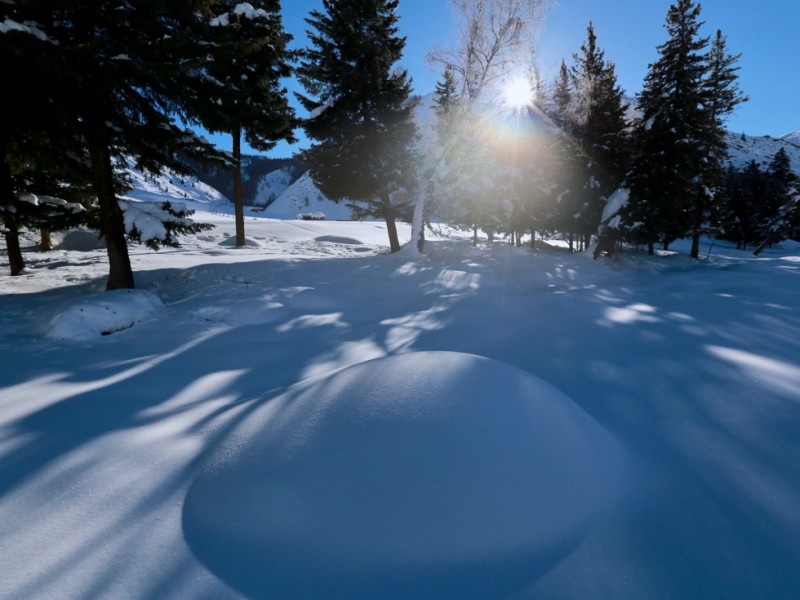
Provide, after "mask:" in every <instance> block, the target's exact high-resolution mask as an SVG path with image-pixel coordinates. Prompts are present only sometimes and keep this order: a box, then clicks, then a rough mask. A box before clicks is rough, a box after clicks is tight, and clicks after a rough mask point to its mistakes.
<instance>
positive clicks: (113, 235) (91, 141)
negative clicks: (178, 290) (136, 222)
mask: <svg viewBox="0 0 800 600" xmlns="http://www.w3.org/2000/svg"><path fill="white" fill-rule="evenodd" d="M105 127H106V126H105V124H104V123H103V122H96V123H94V124H93V126H91V127H90V128H89V132H88V133H89V135H88V139H87V142H88V146H89V157H90V159H91V162H92V183H93V186H94V191H95V193H96V194H97V201H98V204H99V205H100V230H101V232H102V234H103V238H104V239H105V241H106V252H107V254H108V283H107V284H106V289H107V290H117V289H132V288H133V287H134V283H133V269H132V268H131V259H130V256H129V255H128V242H127V240H126V239H125V219H124V217H123V215H122V209H121V208H120V207H119V203H118V202H117V195H116V192H115V191H114V170H113V167H112V166H111V150H110V147H111V146H110V142H109V140H108V135H107V133H106V130H105Z"/></svg>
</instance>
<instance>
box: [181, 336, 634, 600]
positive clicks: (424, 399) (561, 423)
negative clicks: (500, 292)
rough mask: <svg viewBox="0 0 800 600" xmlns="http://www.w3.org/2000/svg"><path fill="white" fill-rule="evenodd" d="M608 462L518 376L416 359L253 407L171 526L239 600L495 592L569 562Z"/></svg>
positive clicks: (616, 467)
mask: <svg viewBox="0 0 800 600" xmlns="http://www.w3.org/2000/svg"><path fill="white" fill-rule="evenodd" d="M622 460H623V459H622V451H621V450H620V448H619V446H618V445H617V443H616V442H615V441H614V440H613V439H612V438H611V437H610V435H609V434H608V433H607V432H606V431H605V430H604V429H602V428H601V426H600V425H598V424H597V423H596V422H595V421H594V420H593V419H592V418H591V417H589V416H588V415H587V414H586V413H585V412H583V411H582V410H581V409H580V408H579V407H578V406H577V405H576V404H574V403H573V402H572V401H571V400H570V399H569V398H567V397H566V396H565V395H564V394H562V393H561V392H559V391H558V390H556V389H555V388H553V387H552V386H550V385H549V384H547V383H545V382H543V381H541V380H539V379H537V378H536V377H534V376H532V375H530V374H529V373H526V372H524V371H521V370H518V369H516V368H513V367H510V366H508V365H506V364H504V363H500V362H497V361H493V360H490V359H487V358H482V357H478V356H475V355H471V354H462V353H455V352H417V353H411V354H405V355H399V356H392V357H386V358H380V359H376V360H373V361H368V362H365V363H360V364H357V365H355V366H352V367H349V368H347V369H344V370H342V371H339V372H338V373H335V374H333V375H331V376H328V377H326V378H323V379H318V380H315V381H313V382H310V383H305V384H299V385H298V386H295V387H294V388H292V389H290V390H289V391H288V392H287V393H285V394H284V395H282V396H280V397H278V398H276V399H273V400H270V401H268V402H266V403H264V404H262V405H260V406H258V407H256V408H255V409H254V410H252V412H250V414H248V415H247V416H246V417H245V418H243V419H242V421H241V422H240V423H239V424H238V426H236V427H235V428H234V429H233V431H232V432H231V433H230V434H229V436H228V437H227V438H226V441H224V442H222V443H221V444H220V445H219V446H218V447H217V448H216V449H214V450H213V451H212V452H211V454H210V456H209V458H208V459H207V461H206V462H205V464H204V466H203V467H202V469H201V471H200V473H199V475H198V476H197V478H196V479H195V480H194V482H193V484H192V486H191V488H190V490H189V492H188V494H187V497H186V500H185V504H184V509H183V529H184V535H185V537H186V539H187V540H188V542H189V544H190V546H191V548H192V550H193V552H194V553H195V555H196V556H197V557H198V558H199V559H200V560H201V561H203V562H204V563H205V564H206V565H207V566H208V567H209V568H210V569H211V570H212V571H213V572H214V573H215V574H216V575H218V576H219V577H221V578H222V579H223V580H224V581H226V582H227V583H228V584H229V585H232V586H233V587H235V588H237V589H239V590H240V591H243V592H244V593H245V594H247V595H248V597H253V598H260V597H275V598H279V597H280V598H282V597H291V598H307V597H310V598H317V597H319V598H326V599H328V598H459V599H463V598H476V599H477V598H480V599H485V598H492V597H501V596H502V597H505V595H506V594H508V593H509V592H513V591H514V590H518V589H521V588H522V587H524V586H525V585H527V584H528V583H530V582H531V580H533V579H535V578H536V577H537V576H538V575H540V574H541V573H543V572H544V571H546V570H547V569H548V568H549V567H550V566H552V565H553V564H555V563H556V562H557V561H559V560H560V559H561V558H563V557H564V556H565V555H567V554H569V553H570V552H571V551H572V549H573V548H574V547H575V545H576V544H577V542H578V541H579V540H580V539H581V538H582V536H583V535H584V534H585V532H586V530H587V529H588V527H589V526H590V524H591V522H592V519H593V515H594V511H596V510H597V509H598V507H602V506H604V505H605V504H606V503H607V502H608V501H609V500H610V499H611V498H612V496H613V494H612V489H613V488H615V487H618V486H619V483H620V482H619V476H620V475H619V474H620V472H621V471H623V469H621V468H620V467H621V462H622ZM223 549H224V551H222V550H223Z"/></svg>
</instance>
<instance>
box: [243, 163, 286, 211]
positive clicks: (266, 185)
mask: <svg viewBox="0 0 800 600" xmlns="http://www.w3.org/2000/svg"><path fill="white" fill-rule="evenodd" d="M292 181H293V177H292V174H291V173H290V172H289V170H288V169H278V170H276V171H270V172H269V173H267V174H266V175H263V176H262V177H260V178H259V180H258V184H257V186H256V195H255V198H254V199H253V204H254V205H255V206H269V205H270V204H272V203H273V202H274V201H275V200H276V199H277V198H278V197H279V196H280V195H281V194H282V193H283V192H285V191H286V188H288V187H289V186H290V185H291V184H292Z"/></svg>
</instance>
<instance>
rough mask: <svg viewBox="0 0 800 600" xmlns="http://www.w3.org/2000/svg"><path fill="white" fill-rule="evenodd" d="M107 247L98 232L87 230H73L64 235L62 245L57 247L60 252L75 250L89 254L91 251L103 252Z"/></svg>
mask: <svg viewBox="0 0 800 600" xmlns="http://www.w3.org/2000/svg"><path fill="white" fill-rule="evenodd" d="M105 247H106V245H105V242H104V241H103V238H101V237H100V235H99V234H98V233H97V232H96V231H90V230H87V229H72V230H70V231H67V232H66V233H65V234H64V238H63V239H62V240H61V243H60V244H58V246H56V248H57V249H58V250H74V251H78V252H89V251H91V250H103V249H105Z"/></svg>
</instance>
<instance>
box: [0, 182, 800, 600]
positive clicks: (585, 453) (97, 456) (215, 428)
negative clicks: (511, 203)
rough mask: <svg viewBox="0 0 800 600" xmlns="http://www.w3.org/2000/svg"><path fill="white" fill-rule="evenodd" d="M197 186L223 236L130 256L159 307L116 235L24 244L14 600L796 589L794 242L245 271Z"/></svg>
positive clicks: (10, 380)
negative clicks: (112, 283)
mask: <svg viewBox="0 0 800 600" xmlns="http://www.w3.org/2000/svg"><path fill="white" fill-rule="evenodd" d="M175 185H176V189H177V187H178V183H177V182H176V183H175ZM159 189H160V188H158V187H157V186H156V187H155V188H154V189H153V190H152V191H151V192H150V193H152V194H153V196H154V198H155V197H156V196H157V199H160V200H163V199H164V194H165V192H164V191H163V189H161V191H159ZM184 192H185V193H189V190H188V188H187V189H186V190H183V191H181V192H180V193H176V195H175V197H173V198H172V199H173V201H177V200H180V201H181V202H185V203H186V205H187V207H188V208H192V209H196V210H197V213H196V214H195V215H194V218H195V219H196V220H198V221H201V222H211V223H213V224H215V225H216V228H215V229H213V230H211V231H207V232H203V233H201V234H199V235H198V236H196V237H187V238H185V239H183V240H182V242H183V247H182V248H179V249H174V248H169V249H165V250H161V251H159V252H152V251H150V250H147V249H146V248H144V247H143V246H139V245H132V246H131V248H130V252H131V257H132V264H133V268H134V272H135V276H136V281H137V287H138V289H137V290H135V291H131V292H129V291H120V292H114V293H106V292H103V289H104V287H105V283H106V276H107V268H108V267H107V259H106V256H105V251H104V250H102V249H97V248H96V246H94V242H95V241H96V240H88V241H91V242H92V243H91V244H90V243H85V242H86V241H87V240H82V239H78V237H79V236H78V237H76V236H75V235H73V234H70V236H63V234H60V233H57V232H56V233H54V234H53V237H54V239H53V242H54V245H55V246H56V248H57V249H56V250H54V251H52V252H49V253H42V252H39V251H38V249H37V245H36V242H37V237H36V235H35V234H32V235H31V236H30V237H23V240H22V244H23V250H24V255H25V259H26V263H27V269H26V271H25V272H24V273H23V274H22V275H20V276H17V277H10V276H9V275H8V274H7V273H8V264H7V259H6V255H5V251H1V252H0V353H2V357H3V360H2V361H0V564H2V565H3V577H2V579H0V597H2V598H37V599H50V598H52V599H56V598H57V599H63V598H126V599H142V600H145V599H147V600H154V599H156V598H176V599H192V600H198V599H199V600H212V599H213V600H228V599H230V600H233V599H238V600H241V599H243V598H274V597H285V598H297V597H301V598H326V599H327V598H335V597H337V595H338V597H350V598H437V599H450V598H459V599H461V598H470V597H473V598H481V599H483V598H505V599H508V600H522V599H526V600H537V599H552V598H582V599H584V598H585V599H614V600H618V599H622V600H628V599H630V600H634V599H635V600H639V599H666V598H680V599H707V598H726V599H729V598H734V599H752V598H765V599H766V598H769V599H770V600H783V599H785V600H789V599H794V598H796V597H797V596H798V590H800V513H798V510H797V507H798V506H800V485H798V482H800V442H799V441H798V440H799V439H800V438H798V435H797V432H798V431H799V430H800V345H798V339H800V313H799V312H798V310H800V309H798V303H797V290H798V282H800V279H798V277H800V245H798V244H796V243H791V242H786V243H783V244H781V245H779V246H776V247H774V248H771V249H767V250H765V252H764V253H763V254H761V255H760V256H759V257H757V258H756V257H753V256H752V254H750V253H749V252H744V251H737V250H736V249H735V248H733V247H731V245H729V244H727V243H724V242H720V241H717V242H715V243H713V244H712V242H711V241H710V240H704V241H703V245H702V247H701V251H700V254H701V256H702V257H704V258H703V260H700V261H693V260H691V259H689V258H688V257H687V256H686V252H687V247H686V246H682V245H681V243H680V242H678V243H676V244H673V246H672V247H673V249H675V250H678V251H679V253H678V254H672V255H670V256H656V257H647V256H646V255H637V254H631V255H622V256H617V257H607V258H606V257H604V258H601V259H599V260H597V261H593V260H592V259H591V256H590V255H587V254H569V253H567V252H565V251H563V250H538V251H530V250H528V249H525V248H513V247H511V246H509V245H507V244H506V243H505V242H503V241H498V242H495V243H494V244H489V243H488V242H487V241H486V240H485V239H482V240H481V243H480V245H479V247H477V248H473V247H472V246H471V245H470V242H469V240H465V239H459V238H458V236H455V235H453V233H452V232H448V235H447V236H444V235H442V236H438V235H436V234H434V233H433V232H430V231H429V232H427V234H426V237H427V243H426V255H425V256H419V255H417V254H415V253H413V252H401V253H398V254H389V253H388V249H387V246H388V242H387V237H386V231H385V226H384V225H383V224H382V223H379V222H361V223H355V222H350V221H335V220H333V219H332V218H331V216H328V220H326V221H296V220H276V219H272V218H265V217H267V216H268V213H269V210H267V211H264V212H262V213H258V214H251V213H248V216H247V219H246V223H245V226H246V232H247V236H248V238H249V239H250V240H252V241H253V242H254V243H253V244H252V245H248V246H246V247H245V248H233V247H229V246H228V245H227V244H228V243H229V242H228V240H230V239H231V238H232V237H233V235H234V220H233V217H232V216H231V214H230V213H229V212H226V211H225V210H223V209H224V208H225V207H226V206H227V205H226V204H224V203H220V204H217V203H216V202H217V201H214V200H200V199H192V198H186V196H185V195H184ZM137 193H140V192H134V193H132V195H135V194H137ZM190 195H191V194H190ZM198 198H199V195H198ZM140 199H141V198H140ZM399 230H400V236H401V240H402V241H404V242H407V241H408V239H409V235H410V228H409V226H408V225H405V224H400V227H399ZM62 236H63V237H62ZM70 237H72V238H73V242H72V245H71V244H69V243H67V241H68V239H69V238H70ZM90 237H91V236H90ZM62 239H63V243H61V244H59V242H61V241H62ZM75 240H77V241H75ZM71 247H76V248H80V249H69V248H71ZM104 333H105V334H106V335H103V334H104ZM274 552H277V554H274ZM354 590H355V593H353V591H354ZM283 592H285V594H284V593H283Z"/></svg>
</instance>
